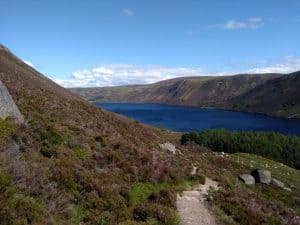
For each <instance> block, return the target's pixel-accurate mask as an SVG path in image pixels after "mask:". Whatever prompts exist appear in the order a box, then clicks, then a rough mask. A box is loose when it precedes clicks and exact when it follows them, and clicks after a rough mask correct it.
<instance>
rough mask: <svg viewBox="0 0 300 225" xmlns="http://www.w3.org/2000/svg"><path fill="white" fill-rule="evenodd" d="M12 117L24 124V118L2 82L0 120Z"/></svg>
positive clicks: (0, 84) (0, 85) (0, 83)
mask: <svg viewBox="0 0 300 225" xmlns="http://www.w3.org/2000/svg"><path fill="white" fill-rule="evenodd" d="M7 117H12V118H14V119H15V120H17V121H18V122H21V123H22V122H24V117H23V115H22V114H21V112H20V110H19V109H18V107H17V105H16V104H15V102H14V100H13V98H12V97H11V95H10V94H9V91H8V90H7V88H6V86H5V85H4V84H3V83H2V82H1V81H0V118H1V119H5V118H7Z"/></svg>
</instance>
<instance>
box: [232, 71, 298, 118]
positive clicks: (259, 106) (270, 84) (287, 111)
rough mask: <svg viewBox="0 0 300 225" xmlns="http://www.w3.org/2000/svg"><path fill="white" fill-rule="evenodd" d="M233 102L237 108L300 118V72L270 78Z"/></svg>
mask: <svg viewBox="0 0 300 225" xmlns="http://www.w3.org/2000/svg"><path fill="white" fill-rule="evenodd" d="M231 103H232V105H231V107H232V108H233V109H237V110H243V111H250V112H259V113H265V114H271V115H276V116H283V117H295V118H300V72H295V73H291V74H288V75H283V76H280V77H278V78H274V79H271V80H268V81H267V82H265V83H264V84H262V85H259V86H256V87H255V88H253V89H251V90H250V91H248V92H246V93H244V94H242V95H240V96H238V97H235V98H233V99H232V100H231Z"/></svg>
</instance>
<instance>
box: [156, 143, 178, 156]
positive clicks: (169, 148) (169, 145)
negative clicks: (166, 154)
mask: <svg viewBox="0 0 300 225" xmlns="http://www.w3.org/2000/svg"><path fill="white" fill-rule="evenodd" d="M159 147H160V148H161V149H163V150H167V151H170V152H172V153H173V154H175V153H176V147H175V145H173V144H172V143H170V142H166V143H164V144H159Z"/></svg>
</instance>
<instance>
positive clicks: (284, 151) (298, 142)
mask: <svg viewBox="0 0 300 225" xmlns="http://www.w3.org/2000/svg"><path fill="white" fill-rule="evenodd" d="M181 142H182V144H187V143H188V142H194V143H196V144H198V145H201V146H205V147H208V148H210V149H212V150H213V151H220V152H227V153H236V152H244V153H250V154H256V155H260V156H263V157H266V158H269V159H272V160H275V161H278V162H282V163H284V164H286V165H288V166H291V167H294V168H296V169H300V137H297V136H290V135H283V134H280V133H275V132H255V131H242V132H237V131H228V130H225V129H212V130H205V131H202V132H190V133H186V134H183V135H182V138H181Z"/></svg>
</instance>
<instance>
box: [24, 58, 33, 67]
mask: <svg viewBox="0 0 300 225" xmlns="http://www.w3.org/2000/svg"><path fill="white" fill-rule="evenodd" d="M23 62H24V63H26V64H27V65H28V66H31V67H32V68H34V65H33V64H32V63H31V62H29V61H27V60H24V59H23Z"/></svg>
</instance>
